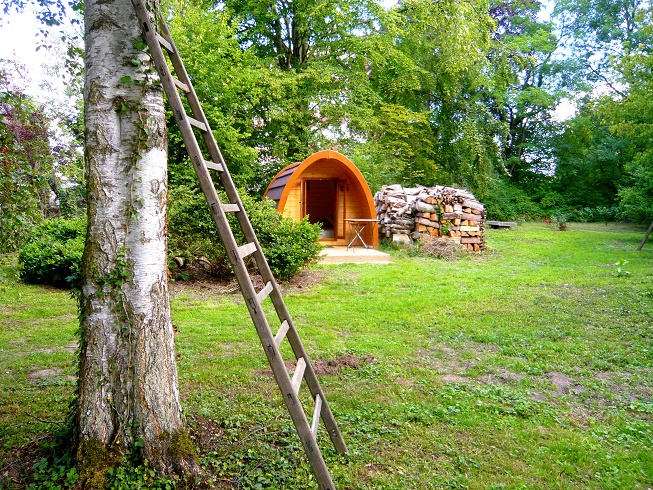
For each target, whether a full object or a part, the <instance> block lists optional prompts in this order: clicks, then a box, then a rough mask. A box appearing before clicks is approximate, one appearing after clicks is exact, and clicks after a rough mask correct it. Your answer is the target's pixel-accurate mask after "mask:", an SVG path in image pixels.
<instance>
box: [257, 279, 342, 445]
mask: <svg viewBox="0 0 653 490" xmlns="http://www.w3.org/2000/svg"><path fill="white" fill-rule="evenodd" d="M270 299H272V302H273V304H274V306H275V309H276V310H277V312H278V314H279V319H280V320H281V321H284V320H285V321H287V322H288V325H289V328H288V332H287V333H286V338H287V339H288V342H289V343H290V346H291V348H292V350H293V353H294V354H295V357H296V358H298V359H299V358H304V360H306V361H307V362H306V371H305V372H304V379H305V380H306V384H307V385H308V389H309V391H310V392H311V395H312V398H313V400H314V401H315V397H316V396H318V395H319V396H320V397H321V398H322V411H321V418H322V421H323V422H324V426H325V427H326V429H327V432H328V433H329V438H330V439H331V443H332V444H333V447H334V448H335V450H336V451H337V452H338V453H339V454H345V453H347V445H346V444H345V441H344V439H343V438H342V435H341V433H340V428H339V427H338V423H337V422H336V419H335V417H334V415H333V412H332V411H331V407H330V406H329V402H328V401H327V398H326V395H325V394H324V391H323V390H322V386H321V385H320V383H319V381H318V379H317V375H316V374H315V370H314V369H313V365H312V364H311V362H310V360H309V357H308V354H307V353H306V350H305V349H304V345H303V344H302V342H301V339H300V338H299V334H298V333H297V329H296V328H295V324H294V323H293V321H292V319H291V317H290V313H289V312H288V309H287V307H286V304H285V302H284V301H283V298H282V297H281V293H280V291H279V289H275V290H273V291H272V293H271V294H270Z"/></svg>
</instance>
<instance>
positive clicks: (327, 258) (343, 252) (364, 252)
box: [319, 247, 390, 264]
mask: <svg viewBox="0 0 653 490" xmlns="http://www.w3.org/2000/svg"><path fill="white" fill-rule="evenodd" d="M319 263H320V264H345V263H354V264H389V263H390V254H386V253H383V252H379V251H378V250H374V249H373V248H368V249H365V247H350V248H349V249H347V247H327V248H325V249H324V250H322V254H321V257H320V260H319Z"/></svg>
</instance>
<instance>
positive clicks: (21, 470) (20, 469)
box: [0, 434, 53, 488]
mask: <svg viewBox="0 0 653 490" xmlns="http://www.w3.org/2000/svg"><path fill="white" fill-rule="evenodd" d="M52 441H53V438H52V436H51V435H50V434H46V435H45V436H42V437H39V438H37V439H34V440H32V441H30V442H29V443H28V444H27V445H25V446H21V447H18V448H15V449H11V452H10V453H8V454H7V455H6V459H5V460H6V461H7V464H6V465H5V466H3V467H2V468H0V488H27V485H28V483H29V482H28V481H27V480H26V476H28V475H30V474H31V473H32V471H33V470H32V468H33V467H34V465H35V464H36V463H38V462H39V461H41V459H43V458H46V457H47V456H48V453H47V452H46V451H45V450H44V449H43V445H44V443H46V442H52Z"/></svg>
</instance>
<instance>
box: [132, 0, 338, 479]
mask: <svg viewBox="0 0 653 490" xmlns="http://www.w3.org/2000/svg"><path fill="white" fill-rule="evenodd" d="M132 3H133V5H134V9H135V10H136V15H137V17H138V20H139V21H140V24H141V28H142V29H143V34H144V36H145V40H146V42H147V45H148V47H149V49H150V55H151V56H152V59H153V61H154V65H155V66H156V69H157V71H158V73H159V77H160V78H161V83H162V84H163V88H164V90H165V92H166V95H167V96H168V102H169V103H170V106H171V108H172V112H173V114H174V117H175V121H176V122H177V125H178V126H179V130H180V131H181V135H182V137H183V139H184V143H185V145H186V149H187V150H188V154H189V155H190V159H191V161H192V164H193V167H194V168H195V173H196V174H197V178H198V179H199V183H200V187H201V189H202V192H203V193H204V196H205V197H206V201H207V203H208V205H209V208H210V211H211V214H212V216H213V220H214V222H215V225H216V227H217V229H218V232H219V234H220V238H221V239H222V243H223V244H224V247H225V249H226V250H227V253H228V255H229V260H230V262H231V265H232V267H233V270H234V272H235V274H236V278H237V280H238V284H239V286H240V290H241V292H242V294H243V298H244V299H245V303H246V305H247V309H248V310H249V314H250V316H251V318H252V321H253V322H254V326H255V327H256V331H257V332H258V336H259V338H260V339H261V343H262V344H263V349H264V350H265V354H266V356H267V358H268V361H269V363H270V367H271V368H272V372H273V373H274V378H275V379H276V381H277V384H278V385H279V389H280V390H281V393H282V395H283V399H284V400H285V402H286V405H287V407H288V411H289V412H290V416H291V418H292V421H293V423H294V424H295V429H296V430H297V434H298V435H299V438H300V439H301V441H302V445H303V447H304V452H305V453H306V455H307V456H308V459H309V461H310V463H311V467H312V469H313V473H314V474H315V477H316V479H317V482H318V484H319V488H320V489H322V490H333V489H335V487H334V484H333V480H332V478H331V475H330V474H329V470H328V468H327V466H326V463H325V462H324V457H323V456H322V452H321V451H320V448H319V447H318V445H317V429H318V425H319V420H320V418H321V419H322V421H323V422H324V425H325V427H326V429H327V431H328V433H329V437H330V438H331V442H332V443H333V446H334V448H335V449H336V451H337V452H338V453H340V454H344V453H346V452H347V446H346V445H345V442H344V441H343V439H342V435H341V433H340V429H339V428H338V424H337V423H336V420H335V418H334V417H333V413H331V409H330V408H329V404H328V403H327V399H326V397H325V396H324V392H323V391H322V388H321V386H320V383H319V382H318V380H317V377H316V376H315V371H314V370H313V367H312V365H311V362H310V361H309V359H308V356H307V355H306V351H305V350H304V346H303V345H302V342H301V340H300V338H299V335H298V333H297V330H296V329H295V326H294V324H293V322H292V319H291V317H290V314H289V313H288V310H287V308H286V304H285V303H284V300H283V297H282V296H281V291H280V290H279V287H278V285H277V283H276V281H275V280H274V277H273V275H272V272H270V267H269V265H268V263H267V261H266V259H265V257H264V255H263V251H262V249H261V245H260V244H259V242H258V240H257V238H256V234H255V233H254V229H253V228H252V225H251V223H250V221H249V218H248V217H247V214H246V213H245V209H244V208H243V204H242V202H241V200H240V197H239V195H238V192H237V190H236V187H235V185H234V183H233V180H232V179H231V175H230V174H229V170H228V169H227V166H226V165H225V162H224V159H223V158H222V154H221V153H220V149H219V148H218V145H217V144H216V141H215V138H214V136H213V133H212V131H211V128H210V127H209V123H208V121H207V120H206V117H205V115H204V111H203V110H202V107H201V104H200V102H199V99H198V98H197V95H196V94H195V90H194V89H193V85H192V84H191V81H190V79H189V77H188V73H186V69H185V67H184V64H183V62H182V60H181V57H180V56H179V53H178V51H177V48H176V47H175V43H174V42H173V40H172V36H171V35H170V31H169V29H168V26H167V25H166V24H165V22H164V21H163V19H162V18H161V15H160V13H159V12H158V11H157V12H150V11H148V9H147V6H146V4H145V1H144V0H132ZM164 51H165V52H166V53H167V56H168V58H169V59H170V62H171V64H172V67H173V69H174V72H175V75H176V76H173V75H172V73H171V70H170V68H169V67H168V63H167V60H166V56H165V55H164ZM180 92H182V93H184V94H185V96H186V100H187V101H188V105H189V106H190V108H191V112H192V117H191V116H189V115H187V114H186V110H185V108H184V105H183V103H182V101H181V98H180V95H179V94H180ZM195 130H197V131H198V132H199V133H200V134H201V135H202V137H203V139H204V143H205V145H206V148H207V152H208V155H209V158H208V159H205V157H204V154H203V153H202V150H201V149H200V145H199V143H198V141H197V139H196V137H195V133H194V131H195ZM209 170H211V171H214V172H215V173H216V174H217V176H218V177H219V179H220V183H221V185H222V188H223V189H224V191H225V193H226V195H227V198H228V200H229V202H228V203H225V204H223V203H221V202H220V199H219V197H218V193H217V191H216V188H215V185H214V183H213V180H212V178H211V176H210V174H209ZM226 213H235V215H236V217H237V219H238V223H239V224H240V227H241V228H242V231H243V234H244V235H245V238H246V242H247V243H246V244H245V245H242V246H239V245H238V244H237V243H236V240H235V238H234V234H233V232H232V230H231V227H230V225H229V222H228V221H227V215H226ZM248 256H251V257H253V258H254V260H255V261H256V265H257V266H258V271H259V274H260V275H261V277H262V278H263V282H264V284H265V286H264V287H263V288H262V289H261V290H260V291H256V289H255V288H254V285H253V284H252V281H251V279H250V276H249V273H248V271H247V267H246V266H245V263H244V259H245V258H246V257H248ZM267 298H270V299H271V301H272V304H273V305H274V309H275V310H276V313H277V315H278V318H279V324H280V327H279V328H278V330H277V333H276V334H273V333H272V330H271V329H270V325H269V323H268V319H267V317H266V315H265V313H264V311H263V309H262V303H263V301H265V300H266V299H267ZM284 339H287V340H288V342H289V344H290V346H291V348H292V351H293V353H294V355H295V358H296V359H297V365H296V367H295V369H294V372H293V375H292V377H291V376H290V373H289V372H288V370H287V369H286V366H285V364H284V361H283V359H282V357H281V353H280V351H279V347H280V346H281V344H282V342H283V341H284ZM302 380H306V385H307V386H308V389H309V390H310V393H311V397H312V399H313V400H314V402H315V407H314V410H313V417H312V421H311V422H310V423H309V421H308V418H307V416H306V413H305V411H304V408H303V406H302V404H301V402H300V400H299V397H298V395H299V390H300V387H301V384H302Z"/></svg>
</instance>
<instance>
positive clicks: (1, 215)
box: [0, 62, 54, 253]
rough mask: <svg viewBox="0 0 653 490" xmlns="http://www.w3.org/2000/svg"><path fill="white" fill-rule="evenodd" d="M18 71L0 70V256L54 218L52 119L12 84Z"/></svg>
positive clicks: (16, 68)
mask: <svg viewBox="0 0 653 490" xmlns="http://www.w3.org/2000/svg"><path fill="white" fill-rule="evenodd" d="M20 72H21V68H20V66H17V65H16V64H15V63H9V62H6V63H5V62H3V63H2V65H1V66H0V253H4V252H8V251H12V250H14V249H16V248H18V247H20V246H21V245H22V241H23V239H24V238H25V236H26V233H27V232H28V231H29V229H30V228H31V227H32V226H33V225H34V224H36V223H38V222H39V221H40V220H43V219H46V218H49V217H52V215H53V213H54V210H53V208H52V206H51V202H50V188H49V186H48V179H51V178H53V177H54V156H53V154H52V151H51V148H50V141H49V135H50V128H49V126H50V123H51V118H50V117H49V115H48V113H47V111H46V108H45V106H44V105H43V104H39V103H37V102H36V101H34V100H33V99H32V98H31V97H29V96H28V95H26V94H25V93H24V92H23V90H22V88H21V87H20V84H19V83H17V82H16V80H13V79H12V75H11V74H12V73H13V74H17V73H20Z"/></svg>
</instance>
